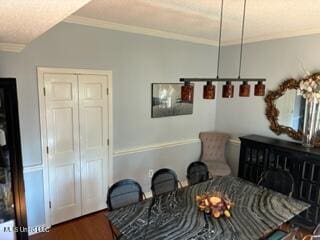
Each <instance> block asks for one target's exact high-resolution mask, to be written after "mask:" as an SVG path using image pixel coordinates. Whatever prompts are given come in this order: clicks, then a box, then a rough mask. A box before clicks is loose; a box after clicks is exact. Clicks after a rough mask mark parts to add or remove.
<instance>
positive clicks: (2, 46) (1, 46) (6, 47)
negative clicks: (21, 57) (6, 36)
mask: <svg viewBox="0 0 320 240" xmlns="http://www.w3.org/2000/svg"><path fill="white" fill-rule="evenodd" d="M25 46H26V45H24V44H18V43H2V42H0V51H3V52H16V53H18V52H21V51H22V50H23V49H24V48H25Z"/></svg>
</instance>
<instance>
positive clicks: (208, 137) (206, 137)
mask: <svg viewBox="0 0 320 240" xmlns="http://www.w3.org/2000/svg"><path fill="white" fill-rule="evenodd" d="M199 137H200V140H201V148H202V149H201V157H200V161H202V162H205V163H206V164H207V165H208V168H209V171H210V173H211V174H212V175H214V176H226V175H230V174H231V169H230V167H229V165H228V164H227V162H226V158H225V147H226V143H227V142H228V140H229V139H230V135H228V134H226V133H217V132H202V133H200V135H199Z"/></svg>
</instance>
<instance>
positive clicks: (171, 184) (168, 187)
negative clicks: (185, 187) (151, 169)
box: [151, 168, 182, 196]
mask: <svg viewBox="0 0 320 240" xmlns="http://www.w3.org/2000/svg"><path fill="white" fill-rule="evenodd" d="M178 184H180V186H181V187H182V185H181V183H180V182H179V180H178V177H177V174H176V173H175V172H174V171H173V170H171V169H168V168H162V169H159V170H158V171H156V172H155V173H154V175H153V177H152V179H151V191H152V194H153V196H157V195H160V194H163V193H167V192H172V191H175V190H177V189H178Z"/></svg>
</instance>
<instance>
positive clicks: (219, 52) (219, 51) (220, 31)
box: [217, 0, 223, 78]
mask: <svg viewBox="0 0 320 240" xmlns="http://www.w3.org/2000/svg"><path fill="white" fill-rule="evenodd" d="M222 19H223V0H221V7H220V29H219V48H218V62H217V78H219V71H220V54H221V38H222V37H221V36H222Z"/></svg>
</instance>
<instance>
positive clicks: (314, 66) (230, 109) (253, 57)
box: [215, 35, 320, 169]
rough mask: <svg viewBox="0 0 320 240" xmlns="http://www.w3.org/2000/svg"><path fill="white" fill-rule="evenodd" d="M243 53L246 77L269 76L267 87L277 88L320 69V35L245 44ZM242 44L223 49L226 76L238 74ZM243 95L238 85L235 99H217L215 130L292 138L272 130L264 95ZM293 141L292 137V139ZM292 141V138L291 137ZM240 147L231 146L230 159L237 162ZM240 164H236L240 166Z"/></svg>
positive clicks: (235, 134) (233, 133) (224, 73)
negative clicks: (242, 96) (308, 72)
mask: <svg viewBox="0 0 320 240" xmlns="http://www.w3.org/2000/svg"><path fill="white" fill-rule="evenodd" d="M243 50H244V56H243V71H242V72H243V74H242V76H243V77H259V78H266V79H267V82H266V90H267V91H268V90H274V89H276V88H277V86H278V85H279V84H280V83H281V82H282V81H284V80H286V79H288V78H296V79H299V78H300V77H302V76H304V75H305V71H304V69H306V70H307V71H310V72H314V71H320V58H319V57H318V56H317V54H318V52H320V35H309V36H303V37H295V38H287V39H281V40H272V41H264V42H257V43H251V44H245V46H244V49H243ZM238 54H239V46H228V47H224V48H223V50H222V57H223V63H222V71H223V74H222V75H223V77H237V74H238V61H239V57H238ZM253 88H254V87H253V86H252V87H251V90H252V91H251V95H252V96H251V97H249V98H241V97H239V93H238V91H239V90H238V85H236V88H235V97H234V98H233V99H222V98H219V99H218V101H217V117H216V127H215V128H216V129H218V130H219V131H222V132H228V133H231V134H232V135H233V137H234V138H236V137H238V136H242V135H247V134H259V135H265V136H270V137H280V138H284V139H289V138H287V137H286V136H284V135H281V136H276V135H275V134H274V133H273V132H272V131H271V130H269V123H268V121H267V118H266V117H265V102H264V98H263V97H254V96H253ZM289 140H291V139H289ZM291 141H292V140H291ZM238 153H239V146H238V147H236V146H233V147H232V148H231V149H230V152H229V153H228V155H229V161H230V162H232V163H236V164H237V163H238V159H239V158H238ZM237 167H238V166H233V168H234V169H237Z"/></svg>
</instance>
